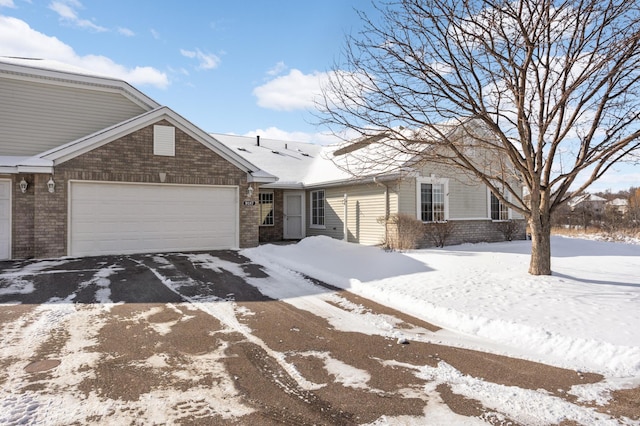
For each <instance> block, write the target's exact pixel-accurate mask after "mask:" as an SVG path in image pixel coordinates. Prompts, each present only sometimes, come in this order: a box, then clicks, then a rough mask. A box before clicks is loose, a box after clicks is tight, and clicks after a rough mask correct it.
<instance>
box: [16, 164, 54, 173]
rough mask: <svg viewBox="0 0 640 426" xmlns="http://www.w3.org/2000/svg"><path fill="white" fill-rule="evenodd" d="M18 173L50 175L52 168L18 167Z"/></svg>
mask: <svg viewBox="0 0 640 426" xmlns="http://www.w3.org/2000/svg"><path fill="white" fill-rule="evenodd" d="M18 173H44V174H52V173H53V166H18Z"/></svg>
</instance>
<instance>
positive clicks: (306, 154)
mask: <svg viewBox="0 0 640 426" xmlns="http://www.w3.org/2000/svg"><path fill="white" fill-rule="evenodd" d="M211 136H212V137H213V138H215V139H216V140H218V141H219V142H220V143H222V144H224V145H226V146H227V147H229V148H232V149H233V150H234V151H235V152H236V153H238V154H239V155H240V156H242V157H244V158H245V159H246V160H247V161H249V162H251V163H252V164H255V165H256V166H258V167H259V168H260V169H262V170H264V171H266V172H268V173H270V174H272V175H275V176H277V177H278V181H277V182H276V183H274V184H270V185H268V186H270V187H289V188H295V187H299V188H302V187H303V186H304V185H312V184H316V183H322V182H331V181H337V180H344V179H349V178H351V175H349V174H348V173H346V172H345V171H343V170H340V168H338V167H337V166H336V164H334V162H333V161H332V160H331V158H330V153H331V151H332V148H331V147H326V146H322V145H316V144H312V143H307V142H296V141H283V140H276V139H264V138H260V143H259V145H258V139H257V138H254V137H248V136H238V135H225V134H211Z"/></svg>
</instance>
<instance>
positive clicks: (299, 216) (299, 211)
mask: <svg viewBox="0 0 640 426" xmlns="http://www.w3.org/2000/svg"><path fill="white" fill-rule="evenodd" d="M284 238H285V239H288V240H298V239H301V238H304V192H285V193H284Z"/></svg>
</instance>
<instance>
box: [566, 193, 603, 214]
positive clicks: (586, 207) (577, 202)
mask: <svg viewBox="0 0 640 426" xmlns="http://www.w3.org/2000/svg"><path fill="white" fill-rule="evenodd" d="M606 202H607V200H606V199H605V198H602V197H600V196H598V195H595V194H589V193H584V194H581V195H578V196H575V197H573V198H572V199H571V200H569V202H568V205H569V208H570V209H571V211H572V212H575V211H580V212H589V213H590V214H594V215H600V214H602V213H604V207H605V204H606Z"/></svg>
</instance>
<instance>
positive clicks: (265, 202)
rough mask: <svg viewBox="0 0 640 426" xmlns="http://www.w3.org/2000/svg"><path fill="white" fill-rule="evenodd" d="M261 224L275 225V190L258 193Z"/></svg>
mask: <svg viewBox="0 0 640 426" xmlns="http://www.w3.org/2000/svg"><path fill="white" fill-rule="evenodd" d="M258 207H259V209H260V226H273V192H260V193H258Z"/></svg>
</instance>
